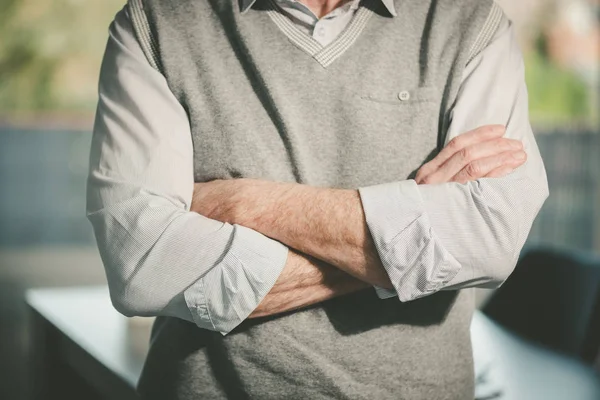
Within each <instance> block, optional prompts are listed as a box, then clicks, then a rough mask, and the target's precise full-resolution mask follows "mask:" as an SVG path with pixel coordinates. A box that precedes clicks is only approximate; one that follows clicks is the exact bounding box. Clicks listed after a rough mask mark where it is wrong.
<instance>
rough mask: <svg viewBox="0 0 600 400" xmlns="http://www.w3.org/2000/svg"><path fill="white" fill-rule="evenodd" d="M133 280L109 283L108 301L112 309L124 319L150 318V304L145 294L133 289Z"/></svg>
mask: <svg viewBox="0 0 600 400" xmlns="http://www.w3.org/2000/svg"><path fill="white" fill-rule="evenodd" d="M135 284H136V282H135V279H132V280H129V281H123V280H120V281H119V280H118V281H117V282H114V281H113V282H111V283H109V286H108V287H109V292H110V300H111V302H112V305H113V307H114V308H115V310H117V311H118V312H119V313H120V314H122V315H124V316H126V317H146V316H151V313H149V312H148V305H149V304H151V303H150V301H149V299H148V297H149V295H148V294H147V293H144V291H139V290H135V289H134V285H135Z"/></svg>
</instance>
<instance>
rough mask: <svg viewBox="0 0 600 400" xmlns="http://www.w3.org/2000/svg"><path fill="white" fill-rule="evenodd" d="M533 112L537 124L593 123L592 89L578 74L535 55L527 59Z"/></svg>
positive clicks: (527, 77)
mask: <svg viewBox="0 0 600 400" xmlns="http://www.w3.org/2000/svg"><path fill="white" fill-rule="evenodd" d="M525 67H526V68H525V79H526V81H527V88H528V92H529V110H530V116H531V120H532V122H533V123H534V124H541V125H563V124H570V123H586V122H588V123H589V122H591V119H593V115H592V110H591V105H590V101H591V98H590V97H591V96H590V90H591V89H590V88H589V87H588V86H587V85H586V83H585V82H584V81H583V79H581V78H580V77H579V76H578V75H576V74H575V73H574V72H572V71H569V70H565V69H562V68H560V67H558V66H557V65H555V64H553V63H551V62H550V61H548V60H547V59H546V58H545V57H544V52H543V51H540V52H532V53H530V54H528V55H527V56H526V57H525Z"/></svg>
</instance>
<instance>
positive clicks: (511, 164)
mask: <svg viewBox="0 0 600 400" xmlns="http://www.w3.org/2000/svg"><path fill="white" fill-rule="evenodd" d="M526 160H527V153H525V152H524V151H523V150H519V151H516V152H515V151H513V150H511V151H505V152H503V153H500V154H497V155H493V156H490V157H485V158H481V159H479V160H475V161H473V162H471V163H469V164H468V165H467V166H466V167H465V168H463V169H461V170H460V172H458V173H457V174H456V175H455V176H453V177H452V178H451V179H450V181H451V182H459V183H466V182H469V181H473V180H476V179H479V178H483V177H486V176H488V175H489V174H492V175H493V176H489V177H494V176H495V175H498V174H507V173H509V172H510V171H512V170H514V169H515V168H517V167H519V166H520V165H523V163H525V161H526ZM506 171H508V172H506Z"/></svg>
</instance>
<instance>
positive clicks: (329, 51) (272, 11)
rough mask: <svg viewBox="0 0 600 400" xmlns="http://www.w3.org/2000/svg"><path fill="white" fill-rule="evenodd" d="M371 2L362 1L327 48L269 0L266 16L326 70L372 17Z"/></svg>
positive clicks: (368, 0) (370, 0) (353, 40)
mask: <svg viewBox="0 0 600 400" xmlns="http://www.w3.org/2000/svg"><path fill="white" fill-rule="evenodd" d="M372 1H373V0H363V1H362V2H361V3H362V4H361V5H360V6H359V8H358V10H356V13H355V14H354V15H353V16H352V19H351V20H350V22H349V23H348V25H347V26H346V27H345V28H344V29H343V30H342V32H341V33H340V34H339V35H338V36H337V37H336V38H335V39H334V40H333V41H332V42H331V43H329V44H328V45H327V46H323V45H322V44H321V43H319V42H318V41H317V40H316V39H315V38H313V37H312V36H310V35H308V34H306V33H305V32H303V31H302V30H301V29H300V28H298V27H297V26H296V25H295V24H294V23H293V22H292V21H290V19H289V18H287V17H286V16H284V15H282V14H281V13H280V12H279V11H278V10H277V5H276V4H275V1H274V0H269V1H268V5H267V10H266V12H267V14H268V15H269V17H270V18H271V20H272V21H273V22H274V23H275V25H277V27H278V28H279V30H281V31H282V32H283V33H284V34H285V35H286V36H287V37H288V39H289V40H290V41H291V42H292V43H293V44H294V45H295V46H296V47H298V48H299V49H301V50H303V51H304V52H306V53H308V54H309V55H310V56H312V57H313V58H314V59H315V60H316V61H317V62H318V63H319V64H321V65H322V66H323V67H324V68H327V67H328V66H329V65H331V63H333V62H334V61H335V60H336V59H337V58H338V57H339V56H341V55H342V54H343V53H344V52H345V51H346V50H348V49H349V48H350V46H352V44H353V43H354V42H355V41H356V39H357V38H358V36H359V35H360V33H361V32H362V31H363V29H364V28H365V26H366V25H367V22H368V20H369V18H370V17H371V16H372V15H373V11H372V10H371V7H368V6H370V5H371V4H370V3H371V2H372Z"/></svg>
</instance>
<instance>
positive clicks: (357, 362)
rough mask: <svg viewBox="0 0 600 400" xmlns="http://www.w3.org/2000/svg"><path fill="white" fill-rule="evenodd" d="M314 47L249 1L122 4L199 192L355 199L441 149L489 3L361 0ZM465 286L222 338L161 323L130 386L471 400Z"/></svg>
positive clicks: (274, 320)
mask: <svg viewBox="0 0 600 400" xmlns="http://www.w3.org/2000/svg"><path fill="white" fill-rule="evenodd" d="M361 4H362V5H363V7H361V9H360V10H359V11H358V12H357V14H356V15H355V17H354V18H353V20H352V22H351V24H350V26H348V28H346V29H345V30H344V32H343V33H342V34H341V36H340V37H338V38H337V39H336V40H335V41H334V42H333V43H332V44H331V45H329V46H327V47H325V48H323V47H321V46H320V45H319V44H318V43H317V42H316V41H314V40H312V38H310V37H308V36H306V35H304V34H301V33H300V32H298V31H297V30H295V29H294V28H293V27H292V26H291V25H290V23H289V22H287V20H285V18H284V17H282V16H281V15H278V14H277V13H276V12H275V11H274V9H273V4H272V3H270V0H258V1H257V3H256V4H255V6H254V7H253V8H252V9H250V10H249V11H248V12H247V13H246V14H243V15H240V12H239V6H238V2H237V0H171V1H165V0H143V4H142V0H130V7H131V11H132V20H133V22H134V27H135V30H136V33H137V35H138V39H139V40H140V43H141V45H142V48H143V49H144V51H145V53H146V55H147V57H148V59H149V61H150V62H151V63H152V65H153V66H154V67H155V68H157V69H158V70H159V71H160V72H161V73H163V74H164V76H165V77H166V79H167V81H168V84H169V86H170V88H171V90H172V92H173V93H174V94H175V96H176V97H177V99H178V100H179V101H180V103H181V104H182V105H183V106H184V108H185V110H186V111H187V114H188V116H189V120H190V125H191V130H192V136H193V144H194V157H195V158H194V161H195V168H194V172H195V179H196V181H208V180H212V179H230V178H238V177H248V178H258V179H267V180H276V181H289V182H299V183H304V184H310V185H314V186H327V187H340V188H358V187H360V186H366V185H374V184H379V183H384V182H390V181H396V180H402V179H407V178H410V177H412V176H413V173H414V172H415V171H416V169H418V168H419V166H421V165H422V164H423V163H424V162H425V161H427V160H428V159H429V158H431V157H433V156H435V154H437V152H438V151H439V150H440V146H441V144H442V143H443V142H444V134H445V132H446V127H447V126H448V123H449V112H450V109H451V107H452V105H453V102H454V100H455V98H456V94H457V91H458V88H459V85H460V82H461V74H462V72H463V70H464V67H465V65H466V64H467V63H468V62H469V60H470V59H471V58H472V57H474V56H475V55H476V54H477V53H478V52H479V51H481V50H482V49H483V48H484V47H485V46H486V45H487V44H488V42H489V40H490V38H491V37H492V35H493V34H494V32H495V30H496V28H497V26H498V23H499V20H500V18H501V16H502V13H501V11H499V8H498V7H497V6H496V5H495V4H494V3H493V2H492V1H491V0H396V5H395V6H396V10H397V13H398V16H397V17H395V18H392V17H391V16H390V15H389V13H388V12H387V10H386V9H385V8H384V6H383V4H381V2H380V1H379V0H363V2H362V3H361ZM473 309H474V297H473V292H472V290H463V291H459V292H440V293H437V294H434V295H432V296H429V297H426V298H422V299H419V300H415V301H412V302H407V303H402V302H400V301H399V300H398V299H397V298H392V299H387V300H381V299H379V298H377V296H376V294H375V292H374V291H373V290H372V289H369V290H364V291H361V292H357V293H354V294H352V295H348V296H343V297H339V298H335V299H332V300H329V301H326V302H324V303H321V304H318V305H315V306H312V307H309V308H306V309H302V310H300V311H296V312H289V313H285V314H280V315H277V316H272V317H266V318H259V319H251V320H246V321H244V322H243V323H242V324H240V325H239V326H238V327H236V328H235V329H234V330H233V331H232V332H230V333H229V334H228V335H226V336H222V335H221V334H220V333H218V332H211V331H206V330H202V329H199V328H197V327H196V326H195V325H193V324H191V323H188V322H186V321H183V320H179V319H175V318H168V317H159V318H158V319H157V322H156V323H155V326H154V330H153V337H152V345H151V348H150V353H149V355H148V359H147V361H146V365H145V368H144V371H143V374H142V378H141V381H140V384H139V388H138V389H139V391H140V393H141V394H143V396H144V397H145V398H157V399H158V398H160V399H176V398H181V399H187V398H190V399H192V398H193V399H199V398H202V399H221V398H223V399H225V398H229V399H244V398H249V399H250V398H251V399H296V398H306V399H411V400H412V399H427V400H431V399H470V398H473V392H474V388H473V386H474V378H473V363H472V354H471V343H470V337H469V325H470V320H471V316H472V312H473Z"/></svg>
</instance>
